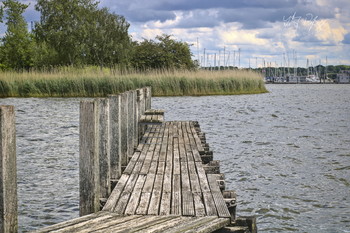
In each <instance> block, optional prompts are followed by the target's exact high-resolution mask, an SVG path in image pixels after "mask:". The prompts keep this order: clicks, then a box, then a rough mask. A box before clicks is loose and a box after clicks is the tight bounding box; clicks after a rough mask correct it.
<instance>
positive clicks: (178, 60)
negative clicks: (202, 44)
mask: <svg viewBox="0 0 350 233" xmlns="http://www.w3.org/2000/svg"><path fill="white" fill-rule="evenodd" d="M156 40H157V41H154V40H147V39H144V40H143V41H142V42H141V43H137V44H136V46H135V48H134V52H133V58H132V63H133V65H134V66H135V67H137V68H139V69H147V68H153V69H159V68H165V69H174V68H175V69H193V68H195V67H196V65H195V63H194V62H193V60H192V59H191V57H192V53H191V50H190V45H189V44H188V43H186V42H181V41H176V40H174V39H171V36H170V35H165V34H164V35H162V36H156Z"/></svg>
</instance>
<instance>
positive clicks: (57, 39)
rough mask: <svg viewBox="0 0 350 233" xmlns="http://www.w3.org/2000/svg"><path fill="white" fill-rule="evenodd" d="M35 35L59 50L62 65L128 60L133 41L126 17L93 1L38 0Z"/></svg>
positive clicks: (116, 62) (124, 61)
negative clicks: (99, 7) (39, 16)
mask: <svg viewBox="0 0 350 233" xmlns="http://www.w3.org/2000/svg"><path fill="white" fill-rule="evenodd" d="M36 10H38V11H40V12H41V18H40V23H37V24H36V28H35V34H36V37H37V40H38V41H39V42H40V43H45V44H46V45H47V46H48V48H52V49H54V50H55V51H56V55H57V56H58V57H57V60H58V61H60V62H59V65H91V64H92V65H99V66H101V67H103V66H112V65H114V64H120V63H126V62H127V54H128V52H127V50H128V49H129V47H130V44H131V40H130V37H129V35H128V29H129V26H130V25H129V23H128V22H126V20H125V18H124V17H122V16H119V15H116V14H114V13H110V12H109V11H108V9H107V8H102V9H98V2H95V1H94V0H38V2H37V4H36Z"/></svg>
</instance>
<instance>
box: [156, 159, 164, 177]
mask: <svg viewBox="0 0 350 233" xmlns="http://www.w3.org/2000/svg"><path fill="white" fill-rule="evenodd" d="M164 171H165V162H164V161H160V162H158V168H157V174H160V175H163V174H164Z"/></svg>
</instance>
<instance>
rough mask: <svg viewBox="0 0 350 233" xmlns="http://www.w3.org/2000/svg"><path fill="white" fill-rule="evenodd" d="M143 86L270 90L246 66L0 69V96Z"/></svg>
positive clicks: (171, 91)
mask: <svg viewBox="0 0 350 233" xmlns="http://www.w3.org/2000/svg"><path fill="white" fill-rule="evenodd" d="M144 86H151V87H152V93H153V96H183V95H231V94H253V93H264V92H267V91H266V89H265V85H264V82H263V78H262V77H261V75H259V74H257V73H255V72H252V71H245V70H226V71H205V70H199V71H169V70H157V71H146V72H142V73H141V72H130V71H128V72H125V71H124V72H123V71H120V70H113V69H102V70H101V69H99V68H98V67H88V68H84V69H78V68H70V67H61V68H59V69H54V70H50V71H30V72H9V71H8V72H0V97H104V96H107V95H109V94H117V93H121V92H124V91H127V90H132V89H136V88H140V87H144Z"/></svg>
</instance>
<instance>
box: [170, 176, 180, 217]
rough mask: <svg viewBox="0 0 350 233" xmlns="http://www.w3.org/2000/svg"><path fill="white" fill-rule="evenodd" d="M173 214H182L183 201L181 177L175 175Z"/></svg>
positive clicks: (172, 201)
mask: <svg viewBox="0 0 350 233" xmlns="http://www.w3.org/2000/svg"><path fill="white" fill-rule="evenodd" d="M171 214H175V215H181V214H182V200H181V175H180V174H174V175H173V184H172V199H171Z"/></svg>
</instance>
